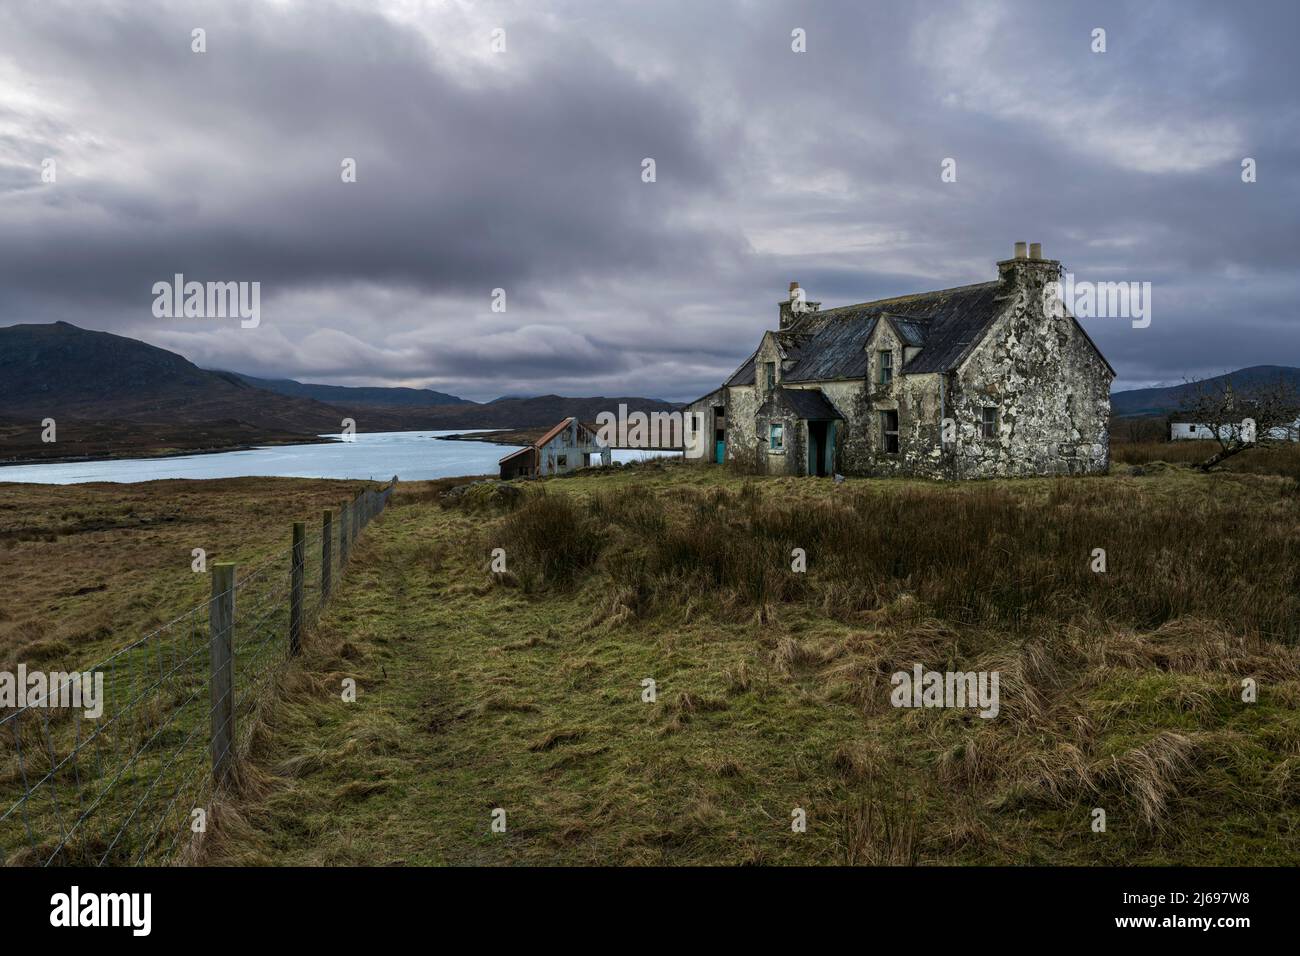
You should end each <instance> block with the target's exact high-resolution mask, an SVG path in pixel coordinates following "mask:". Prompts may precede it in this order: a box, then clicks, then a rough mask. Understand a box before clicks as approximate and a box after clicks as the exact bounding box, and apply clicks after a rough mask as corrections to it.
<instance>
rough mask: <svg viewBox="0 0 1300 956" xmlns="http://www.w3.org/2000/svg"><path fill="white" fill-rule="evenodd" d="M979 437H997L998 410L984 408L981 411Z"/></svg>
mask: <svg viewBox="0 0 1300 956" xmlns="http://www.w3.org/2000/svg"><path fill="white" fill-rule="evenodd" d="M980 436H981V437H983V438H997V437H998V410H997V409H996V408H990V407H989V406H987V405H986V406H985V407H984V408H983V409H981V415H980Z"/></svg>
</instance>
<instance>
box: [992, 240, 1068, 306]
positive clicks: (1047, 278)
mask: <svg viewBox="0 0 1300 956" xmlns="http://www.w3.org/2000/svg"><path fill="white" fill-rule="evenodd" d="M1060 274H1061V264H1060V263H1059V262H1057V261H1056V260H1054V259H1044V258H1043V244H1042V243H1041V242H1032V243H1025V242H1017V243H1016V248H1015V255H1014V256H1012V257H1011V258H1010V259H1004V260H1002V261H1001V262H999V263H998V278H999V279H1001V280H1002V283H1003V285H1004V286H1006V287H1007V289H1008V290H1012V289H1017V290H1020V291H1022V292H1025V293H1027V294H1029V295H1031V296H1037V297H1040V298H1041V296H1042V293H1043V289H1044V287H1045V286H1046V285H1047V284H1048V283H1049V282H1055V281H1056V280H1057V279H1058V278H1059V277H1060Z"/></svg>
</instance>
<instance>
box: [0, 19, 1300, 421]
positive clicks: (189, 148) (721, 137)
mask: <svg viewBox="0 0 1300 956" xmlns="http://www.w3.org/2000/svg"><path fill="white" fill-rule="evenodd" d="M404 9H408V8H406V7H404V6H402V5H397V6H394V7H393V8H392V10H390V11H388V12H387V13H385V12H383V5H382V4H375V5H362V4H355V5H354V4H348V3H343V2H338V3H312V4H301V3H300V4H289V5H280V4H274V5H270V4H261V3H254V2H237V3H223V4H220V5H218V4H199V5H197V6H194V7H193V8H190V7H187V8H185V9H184V11H182V10H181V8H179V7H176V6H173V5H169V4H153V3H149V2H142V3H132V4H129V5H124V4H112V3H102V4H87V3H76V4H72V3H60V2H43V3H35V2H32V3H19V4H16V5H9V6H7V7H6V8H5V9H4V11H3V12H0V64H6V65H5V66H0V322H4V323H8V322H18V321H53V320H55V319H66V320H68V321H72V322H76V323H77V324H82V325H87V326H91V327H96V328H106V329H110V330H114V331H121V332H123V333H125V334H130V335H136V336H139V337H142V338H145V339H146V340H148V341H152V342H155V343H157V344H160V345H164V346H166V347H171V348H176V349H178V350H179V351H181V352H182V353H183V354H185V355H187V356H188V357H190V358H192V359H194V360H195V361H199V362H200V363H201V364H205V365H209V366H220V367H233V368H239V369H241V370H245V371H248V372H250V373H254V374H269V375H292V376H294V377H297V378H301V379H308V380H323V381H337V382H340V383H347V384H358V383H384V382H391V383H394V384H397V383H401V384H429V385H431V386H432V387H436V388H440V389H443V390H447V391H454V392H457V393H458V394H465V395H467V396H469V397H476V398H487V397H493V396H495V395H497V394H500V393H502V392H520V391H556V392H567V393H593V392H596V391H605V392H606V393H609V392H613V391H617V392H620V393H628V392H630V391H633V390H635V391H638V392H641V393H645V394H652V395H657V396H661V397H666V398H691V397H695V395H697V394H699V393H701V392H703V391H705V390H707V389H708V388H709V387H711V386H712V385H715V384H716V383H717V381H718V380H719V379H720V378H721V377H722V376H723V375H725V374H727V373H728V372H729V371H730V370H731V369H732V368H734V367H735V365H736V364H738V363H739V362H740V361H741V360H743V359H744V357H745V356H746V355H748V354H749V352H750V351H751V350H752V348H753V347H754V344H755V343H756V342H757V338H758V336H759V335H760V333H761V331H762V330H763V329H765V328H767V327H770V326H771V324H772V322H773V318H774V315H775V311H776V305H775V303H776V301H777V299H778V298H780V296H781V293H782V292H783V290H784V289H785V284H786V282H788V281H789V280H790V279H796V278H797V279H799V280H800V281H801V282H802V284H803V285H804V287H805V288H806V289H807V290H808V291H809V294H810V296H811V297H812V298H814V299H820V300H822V301H823V302H824V303H825V304H826V305H827V306H832V305H837V304H843V303H847V302H854V301H862V300H864V299H869V298H876V297H881V296H887V295H894V294H900V293H905V292H912V291H919V290H923V289H927V288H939V287H942V286H945V285H957V284H962V283H967V282H978V281H983V280H986V279H988V278H990V277H991V276H992V275H993V262H994V261H995V260H996V259H999V258H1002V257H1004V256H1006V255H1007V254H1008V253H1009V251H1010V244H1011V242H1012V241H1013V240H1016V239H1026V240H1034V241H1042V242H1043V243H1044V245H1045V247H1046V249H1047V251H1048V252H1049V254H1052V255H1055V256H1059V257H1060V258H1062V259H1063V260H1064V261H1065V263H1066V265H1067V266H1068V267H1069V268H1070V269H1071V270H1072V271H1073V272H1074V273H1075V274H1076V275H1077V276H1078V277H1080V278H1085V279H1095V280H1136V281H1151V282H1152V283H1153V286H1154V295H1155V304H1154V305H1155V314H1154V317H1153V322H1152V325H1151V327H1150V328H1148V329H1141V330H1137V329H1132V328H1131V327H1129V326H1128V325H1127V323H1124V322H1122V321H1118V320H1096V321H1094V322H1091V323H1089V330H1090V332H1091V333H1092V334H1093V335H1094V338H1095V339H1096V340H1097V341H1098V344H1099V345H1100V346H1101V347H1102V349H1103V351H1105V352H1106V354H1107V355H1108V357H1110V359H1111V361H1112V363H1113V364H1115V365H1116V367H1117V368H1118V369H1119V371H1120V375H1121V385H1122V384H1124V383H1126V382H1127V383H1132V384H1139V383H1146V382H1152V381H1167V380H1177V379H1180V378H1181V377H1182V376H1183V375H1185V374H1195V373H1205V372H1216V371H1222V370H1223V368H1224V367H1225V366H1237V365H1249V364H1258V363H1261V362H1277V363H1283V364H1285V363H1289V364H1300V326H1297V324H1296V323H1295V322H1294V306H1293V303H1294V301H1295V300H1296V292H1297V288H1296V287H1297V269H1296V252H1297V250H1296V243H1297V237H1298V236H1300V221H1298V215H1300V214H1298V212H1297V210H1298V209H1300V204H1298V203H1297V202H1296V200H1297V198H1298V196H1297V193H1298V192H1300V183H1297V176H1296V173H1295V170H1296V169H1297V163H1296V161H1297V159H1300V157H1298V156H1297V151H1300V145H1297V136H1296V132H1297V129H1296V127H1297V119H1298V111H1297V108H1296V104H1295V95H1294V90H1295V88H1296V87H1297V82H1296V80H1297V76H1296V73H1297V68H1296V66H1295V64H1294V56H1293V54H1292V51H1291V50H1290V49H1289V48H1288V41H1287V38H1288V37H1290V36H1293V35H1294V34H1295V32H1296V30H1295V28H1296V26H1297V25H1298V24H1297V20H1298V19H1300V14H1297V11H1296V10H1295V9H1294V8H1293V6H1292V5H1290V4H1288V3H1282V2H1278V3H1272V4H1264V5H1260V6H1259V7H1258V8H1256V7H1252V8H1251V10H1252V15H1249V16H1246V15H1239V14H1238V13H1236V12H1234V10H1233V9H1232V8H1225V7H1223V6H1221V5H1218V4H1209V3H1177V4H1160V3H1151V4H1143V5H1132V4H1120V3H1101V4H1089V5H1087V6H1083V5H1069V6H1060V7H1058V6H1056V5H1047V4H1040V3H1031V2H1014V3H1013V2H1005V3H1003V2H994V0H988V2H985V3H937V4H926V5H924V6H920V5H916V6H913V5H901V4H893V3H879V4H862V3H859V2H847V0H845V2H827V3H819V4H816V5H804V4H793V3H791V4H780V3H774V4H751V3H745V2H734V3H716V4H699V3H691V2H685V0H663V2H657V3H655V4H653V5H643V4H628V5H624V4H590V3H581V2H577V0H574V2H565V0H556V2H554V3H548V4H537V3H526V4H525V3H486V4H480V5H475V6H474V7H472V8H460V7H454V6H449V7H446V8H436V9H431V10H430V11H429V12H428V13H427V15H426V18H425V19H424V20H422V21H420V22H416V23H413V22H409V21H404V20H403V19H402V14H401V11H402V10H404ZM495 24H503V25H505V26H506V27H507V30H508V37H509V52H508V53H507V54H505V55H503V57H502V58H501V59H499V60H490V59H488V58H487V57H484V56H480V55H478V52H477V51H476V50H475V49H472V48H471V47H472V46H473V45H474V44H477V43H480V42H481V44H482V46H483V47H485V46H486V42H487V40H486V35H485V34H486V30H487V28H488V26H490V25H495ZM195 25H202V26H204V27H205V28H206V29H207V30H208V44H209V52H208V53H207V54H204V55H202V56H197V55H194V54H192V53H190V52H189V41H188V37H189V30H190V29H191V27H192V26H195ZM1094 26H1104V27H1105V28H1106V29H1107V31H1108V47H1109V49H1108V52H1107V53H1105V54H1101V55H1097V54H1091V53H1090V52H1088V39H1089V33H1090V30H1091V29H1092V28H1093V27H1094ZM795 27H801V28H803V29H805V30H806V31H807V35H808V50H809V52H808V53H807V54H794V53H791V52H790V49H789V43H790V31H791V29H793V28H795ZM449 36H451V37H468V38H469V39H467V40H464V41H463V42H464V43H465V44H469V46H462V47H457V46H456V45H454V44H451V45H449V44H448V42H447V41H445V40H444V39H442V38H444V37H449ZM431 37H432V38H433V40H432V41H431V39H430V38H431ZM1238 153H1241V154H1243V155H1250V156H1254V157H1255V158H1256V159H1257V160H1258V162H1259V169H1260V181H1259V182H1257V183H1255V184H1252V185H1246V184H1243V183H1241V181H1240V177H1239V167H1238V163H1239V160H1240V156H1238V155H1237V154H1238ZM46 155H55V156H57V157H58V159H59V162H60V178H59V183H58V184H57V186H39V185H37V186H34V187H33V186H31V185H26V186H25V185H24V178H25V177H27V176H30V179H31V180H32V181H35V180H36V179H37V178H38V176H39V169H38V167H39V162H40V159H41V158H42V157H43V156H46ZM344 156H352V157H355V158H356V159H357V160H358V164H359V177H358V178H359V181H358V182H357V183H356V184H354V185H343V184H341V183H340V181H339V162H340V160H341V159H342V158H343V157H344ZM645 156H653V157H654V158H655V159H656V161H657V164H658V182H656V183H654V184H645V183H642V182H641V181H640V162H641V159H642V158H643V157H645ZM948 156H951V157H954V158H956V159H957V162H958V169H959V176H958V182H957V183H955V184H943V183H941V182H940V181H939V163H940V160H941V159H943V158H944V157H948ZM24 164H26V165H24ZM174 272H184V273H185V274H186V275H187V276H189V277H192V278H200V279H245V280H250V281H251V280H258V281H261V282H262V284H263V312H264V325H263V328H261V329H258V330H251V331H249V330H239V329H238V328H237V326H235V325H233V324H230V323H227V324H225V325H221V324H218V323H207V324H205V323H203V322H189V323H178V322H172V323H166V322H160V321H159V320H156V319H154V318H153V317H152V316H151V315H150V314H149V305H150V302H151V296H150V294H149V289H150V287H151V285H152V283H153V282H155V281H159V280H162V279H167V278H169V277H170V276H171V275H172V274H173V273H174ZM495 287H503V288H505V289H507V292H508V295H509V299H510V307H509V311H508V312H507V313H505V314H504V315H498V314H493V313H491V312H490V311H489V308H488V299H489V296H490V293H491V290H492V289H493V288H495Z"/></svg>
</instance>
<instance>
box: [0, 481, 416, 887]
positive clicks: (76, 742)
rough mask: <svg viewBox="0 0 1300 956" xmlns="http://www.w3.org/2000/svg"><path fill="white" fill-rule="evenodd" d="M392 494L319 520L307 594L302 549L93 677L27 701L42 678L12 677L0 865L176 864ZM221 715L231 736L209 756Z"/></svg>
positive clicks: (312, 537)
mask: <svg viewBox="0 0 1300 956" xmlns="http://www.w3.org/2000/svg"><path fill="white" fill-rule="evenodd" d="M396 483H397V480H396V478H394V479H393V482H392V483H391V484H389V485H388V486H387V487H386V488H383V489H381V490H379V491H363V492H362V493H361V494H360V495H358V496H357V497H356V498H355V499H354V500H352V501H349V502H348V503H347V505H346V507H345V508H343V509H340V510H339V511H338V512H337V513H334V514H332V515H331V522H330V523H328V524H326V523H325V522H324V521H323V518H322V517H321V516H318V518H317V522H316V524H315V525H311V524H309V525H308V526H307V531H306V533H305V534H304V535H303V537H302V551H301V565H300V567H299V568H298V569H297V573H300V574H301V581H302V588H301V592H300V593H295V592H294V588H293V586H292V582H293V581H294V580H295V579H296V577H297V573H295V568H294V563H295V553H296V551H297V546H296V545H295V546H293V547H289V548H286V549H284V550H279V551H277V552H275V553H274V554H273V555H271V556H270V557H268V558H267V559H265V560H264V561H262V562H260V563H259V564H258V565H256V566H255V567H253V568H251V569H249V570H247V571H245V572H243V573H242V575H241V574H238V573H237V574H236V575H235V576H234V587H233V589H230V590H228V591H225V592H223V593H220V594H215V595H213V596H212V597H211V598H209V599H208V600H206V601H204V602H203V603H202V604H200V605H197V606H195V607H192V608H190V609H189V610H187V611H185V612H184V613H182V614H180V615H178V616H176V617H174V618H173V619H171V620H169V621H168V622H167V623H165V624H162V625H160V626H159V627H157V628H155V629H153V630H151V631H149V632H148V633H146V634H145V635H144V636H142V637H139V638H136V639H134V640H132V641H130V642H129V643H127V644H126V645H125V646H123V647H121V648H120V649H118V650H116V651H114V652H113V653H111V654H110V655H108V656H107V657H106V658H104V659H103V660H101V661H99V662H98V663H97V664H94V665H92V666H91V667H89V668H85V669H83V670H81V671H66V672H65V671H58V672H52V673H49V674H43V673H42V674H39V683H38V684H37V685H35V686H34V687H32V688H31V689H30V690H29V685H31V682H32V680H33V677H32V675H33V674H37V672H36V671H34V670H33V671H26V669H25V668H20V670H23V672H24V673H23V674H22V675H12V676H13V679H14V684H15V688H16V689H19V690H20V693H21V695H22V696H19V697H18V698H17V700H16V701H15V703H17V704H18V705H19V706H14V707H7V708H3V709H0V864H2V865H10V866H24V865H26V866H49V865H87V866H88V865H95V866H130V865H158V864H171V863H177V862H180V861H181V860H182V858H183V857H184V854H185V852H186V851H187V850H188V849H189V848H190V847H191V844H192V841H193V840H194V839H195V834H194V832H193V830H194V828H193V826H192V824H193V823H194V820H195V819H196V817H198V816H199V814H198V811H200V810H202V811H204V813H206V811H207V808H209V807H210V805H211V801H212V797H213V796H214V793H215V792H216V789H217V787H218V786H219V780H218V775H217V773H216V767H217V766H218V765H223V764H224V765H226V766H228V765H229V761H228V760H227V758H230V759H231V760H235V761H237V760H239V759H241V758H242V756H243V755H244V754H245V753H246V750H247V747H248V744H249V738H250V736H251V732H252V729H253V726H254V724H255V721H254V717H255V715H256V712H257V709H258V708H259V707H260V706H261V705H262V704H263V703H264V702H265V698H266V689H267V687H268V686H269V685H270V684H271V683H272V679H273V678H274V677H275V675H276V673H277V672H278V671H279V669H280V667H281V665H282V664H283V663H284V662H285V660H286V659H287V658H288V657H289V655H290V640H289V633H290V628H291V624H292V623H293V621H294V620H295V619H296V620H297V621H299V622H300V625H301V628H302V629H303V631H305V629H306V628H308V627H310V625H312V624H313V623H314V622H315V621H316V619H317V618H318V616H319V614H320V612H321V610H322V609H323V608H324V606H325V604H326V602H327V601H328V600H329V598H330V597H331V596H332V595H333V594H334V593H335V592H336V591H337V589H338V587H339V585H340V583H341V581H342V578H343V575H344V572H345V569H346V566H347V563H348V560H349V557H350V554H351V551H352V548H353V546H354V545H355V542H356V539H357V537H358V536H359V535H360V532H361V530H362V529H364V528H365V527H366V526H367V525H368V524H369V523H370V521H371V520H373V519H374V518H376V517H378V516H379V515H380V514H382V513H383V511H384V509H385V507H386V506H387V504H388V500H389V497H390V496H391V495H392V492H393V489H394V487H395V486H396ZM327 531H328V534H329V537H328V538H327V537H326V534H327ZM327 561H328V565H326V562H327ZM327 567H328V575H327V576H326V574H325V571H326V568H327ZM239 570H241V569H236V571H239ZM327 582H328V585H327ZM327 587H328V589H327ZM232 592H233V593H232ZM231 599H233V600H231ZM221 601H224V602H225V603H226V606H229V604H231V603H233V605H234V609H233V610H234V613H233V617H232V618H231V620H232V622H233V628H232V633H231V634H230V635H229V640H230V646H231V651H232V653H231V657H230V659H229V667H230V673H229V674H224V673H219V674H214V673H213V670H214V668H213V655H212V645H213V641H214V635H213V628H214V625H213V619H214V615H215V614H216V613H217V606H218V602H221ZM300 633H302V631H300ZM20 676H25V677H26V678H27V679H26V681H25V682H20V681H19V677H20ZM227 677H228V678H229V683H228V684H227V685H226V686H228V687H229V692H228V694H227V695H221V696H218V697H217V699H216V700H213V699H212V697H213V696H216V695H215V694H214V692H213V690H212V682H213V681H214V680H217V679H218V678H221V679H225V678H227ZM101 681H102V684H101ZM20 683H21V688H20V687H19V685H20ZM97 688H102V689H101V690H96V689H97ZM92 691H94V692H93V693H92ZM224 713H229V714H230V718H231V720H232V721H233V724H234V731H235V732H234V733H233V734H229V735H228V738H229V743H227V744H226V746H225V747H223V748H220V752H218V753H214V752H213V751H217V750H218V749H219V748H218V747H217V746H215V745H213V744H212V739H211V735H212V733H213V732H214V724H216V723H220V722H221V718H220V717H219V716H218V715H219V714H224Z"/></svg>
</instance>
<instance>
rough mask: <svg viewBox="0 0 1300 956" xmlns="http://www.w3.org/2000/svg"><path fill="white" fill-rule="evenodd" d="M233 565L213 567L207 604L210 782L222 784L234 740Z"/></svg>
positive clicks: (218, 564) (227, 563) (225, 563)
mask: <svg viewBox="0 0 1300 956" xmlns="http://www.w3.org/2000/svg"><path fill="white" fill-rule="evenodd" d="M234 637H235V565H234V562H231V561H217V562H215V563H214V564H213V565H212V600H211V602H210V603H209V604H208V646H209V663H210V665H211V673H210V674H209V676H208V693H209V697H210V698H211V704H212V739H211V742H210V743H209V749H210V753H211V755H212V780H213V782H214V783H221V781H222V780H223V779H225V776H226V772H227V771H228V770H229V769H230V761H231V757H232V754H231V752H230V748H231V743H232V741H233V740H234V739H235V706H234V705H235V699H234V698H235V680H234V678H235V650H234Z"/></svg>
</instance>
